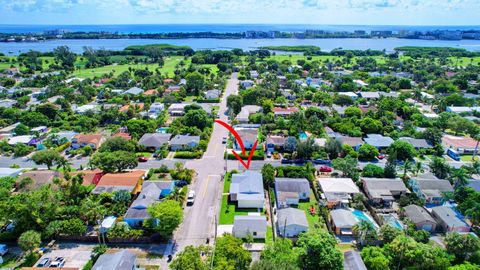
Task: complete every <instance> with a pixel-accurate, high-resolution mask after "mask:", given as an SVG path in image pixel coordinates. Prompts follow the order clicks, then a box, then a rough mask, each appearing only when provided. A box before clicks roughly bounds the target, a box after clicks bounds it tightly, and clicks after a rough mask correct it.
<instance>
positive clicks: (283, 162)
mask: <svg viewBox="0 0 480 270" xmlns="http://www.w3.org/2000/svg"><path fill="white" fill-rule="evenodd" d="M281 163H282V164H292V163H293V160H290V159H288V158H282V161H281Z"/></svg>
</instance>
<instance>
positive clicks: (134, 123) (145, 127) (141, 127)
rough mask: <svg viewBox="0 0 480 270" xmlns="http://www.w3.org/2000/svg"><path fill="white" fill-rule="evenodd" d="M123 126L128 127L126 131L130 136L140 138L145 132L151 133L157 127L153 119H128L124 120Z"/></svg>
mask: <svg viewBox="0 0 480 270" xmlns="http://www.w3.org/2000/svg"><path fill="white" fill-rule="evenodd" d="M125 126H126V127H127V129H128V133H129V134H130V135H131V136H132V138H135V139H137V140H138V139H140V137H142V136H143V134H145V133H153V132H155V129H156V128H157V125H156V124H155V122H154V121H150V120H143V119H130V120H128V121H127V122H125Z"/></svg>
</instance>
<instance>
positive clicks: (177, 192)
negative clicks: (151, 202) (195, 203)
mask: <svg viewBox="0 0 480 270" xmlns="http://www.w3.org/2000/svg"><path fill="white" fill-rule="evenodd" d="M167 198H168V199H170V200H174V201H177V202H179V203H182V202H183V201H184V200H185V193H184V192H182V189H180V188H178V187H175V188H174V189H173V190H172V192H171V193H170V194H169V195H168V197H167Z"/></svg>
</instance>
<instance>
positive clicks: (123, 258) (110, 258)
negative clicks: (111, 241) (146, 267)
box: [92, 250, 140, 270]
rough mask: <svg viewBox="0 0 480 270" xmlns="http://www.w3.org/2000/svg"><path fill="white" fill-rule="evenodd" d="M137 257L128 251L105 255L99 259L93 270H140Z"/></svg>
mask: <svg viewBox="0 0 480 270" xmlns="http://www.w3.org/2000/svg"><path fill="white" fill-rule="evenodd" d="M139 269H140V268H137V255H135V253H132V252H130V251H128V250H122V251H118V252H115V253H104V254H102V255H100V257H98V259H97V261H96V262H95V264H94V265H93V267H92V270H139Z"/></svg>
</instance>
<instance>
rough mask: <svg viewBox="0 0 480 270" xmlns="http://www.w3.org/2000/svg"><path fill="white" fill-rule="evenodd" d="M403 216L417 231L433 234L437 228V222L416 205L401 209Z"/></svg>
mask: <svg viewBox="0 0 480 270" xmlns="http://www.w3.org/2000/svg"><path fill="white" fill-rule="evenodd" d="M403 214H404V216H405V217H406V218H408V219H409V220H410V221H412V222H413V224H415V228H416V229H417V230H425V231H428V232H434V231H435V229H436V228H437V222H436V221H435V219H433V217H432V216H431V215H430V213H428V211H427V210H426V209H425V208H423V207H421V206H418V205H415V204H412V205H408V206H405V207H404V208H403Z"/></svg>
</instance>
